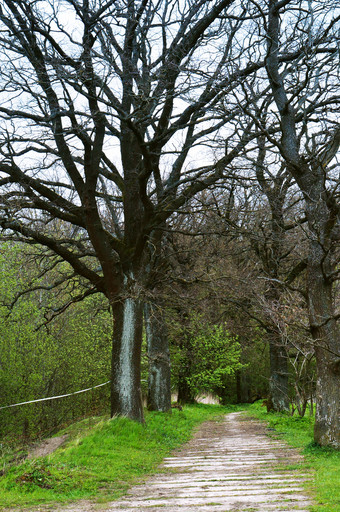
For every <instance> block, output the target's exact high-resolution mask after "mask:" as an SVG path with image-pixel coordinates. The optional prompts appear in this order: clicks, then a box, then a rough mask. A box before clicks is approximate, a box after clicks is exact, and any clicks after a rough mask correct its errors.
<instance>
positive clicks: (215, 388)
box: [170, 313, 245, 396]
mask: <svg viewBox="0 0 340 512" xmlns="http://www.w3.org/2000/svg"><path fill="white" fill-rule="evenodd" d="M170 327H171V328H170V342H171V362H172V375H173V381H174V383H175V384H176V385H180V384H179V383H180V381H181V379H182V380H185V382H186V385H187V386H188V388H189V389H190V395H191V396H197V395H198V394H200V393H201V392H212V393H216V394H217V395H218V396H223V394H224V393H225V390H226V388H227V387H228V386H229V385H230V378H231V377H232V381H234V380H235V379H234V375H235V372H236V371H237V370H239V369H241V368H243V367H245V365H243V364H242V363H241V362H240V357H241V346H240V344H239V342H238V341H237V338H236V337H235V336H232V335H231V334H230V333H229V332H228V330H227V328H226V326H225V325H224V324H209V323H208V322H207V321H206V320H205V319H204V318H203V316H202V315H200V314H197V313H193V314H191V315H188V316H187V317H186V318H185V320H184V321H183V319H182V320H181V319H178V320H177V321H176V322H174V321H173V322H172V324H171V326H170Z"/></svg>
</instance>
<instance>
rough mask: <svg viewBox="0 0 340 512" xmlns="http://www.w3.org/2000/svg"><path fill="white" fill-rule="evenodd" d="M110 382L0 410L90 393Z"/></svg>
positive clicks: (7, 406)
mask: <svg viewBox="0 0 340 512" xmlns="http://www.w3.org/2000/svg"><path fill="white" fill-rule="evenodd" d="M110 382H111V381H110V380H108V381H107V382H103V384H98V385H97V386H93V387H92V388H87V389H81V390H80V391H74V393H68V394H67V395H58V396H48V397H46V398H38V399H37V400H29V401H28V402H20V403H18V404H12V405H3V406H2V407H0V410H1V409H9V408H10V407H18V406H19V405H26V404H34V403H36V402H45V401H46V400H56V399H57V398H65V397H66V396H73V395H79V393H86V391H91V390H92V389H96V388H101V387H102V386H106V385H107V384H109V383H110Z"/></svg>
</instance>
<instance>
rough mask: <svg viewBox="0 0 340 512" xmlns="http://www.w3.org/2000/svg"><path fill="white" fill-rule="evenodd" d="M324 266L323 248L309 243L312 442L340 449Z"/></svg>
mask: <svg viewBox="0 0 340 512" xmlns="http://www.w3.org/2000/svg"><path fill="white" fill-rule="evenodd" d="M326 262H327V260H326V261H325V260H324V254H323V249H322V247H321V246H320V244H319V243H318V242H315V241H314V242H313V241H312V242H311V247H310V257H309V266H308V299H309V315H310V325H311V331H312V336H313V339H314V343H315V353H316V367H317V382H316V404H317V407H316V415H315V427H314V440H315V441H316V442H317V443H319V444H320V445H322V446H333V447H334V448H338V449H339V448H340V400H339V392H340V357H339V341H338V340H339V331H338V328H337V324H336V320H335V319H334V306H333V290H332V288H333V287H332V283H331V282H330V281H329V280H328V279H327V278H326V276H325V269H324V268H323V267H324V265H325V264H327V263H326ZM322 263H323V264H322Z"/></svg>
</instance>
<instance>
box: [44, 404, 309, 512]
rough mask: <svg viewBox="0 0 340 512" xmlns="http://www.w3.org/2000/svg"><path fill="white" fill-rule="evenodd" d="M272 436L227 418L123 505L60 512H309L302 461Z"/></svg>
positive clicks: (206, 428)
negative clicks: (303, 485)
mask: <svg viewBox="0 0 340 512" xmlns="http://www.w3.org/2000/svg"><path fill="white" fill-rule="evenodd" d="M269 432H270V431H268V429H266V427H265V426H264V425H262V424H260V423H258V422H256V421H253V420H249V419H247V418H245V417H244V416H242V413H232V414H228V415H227V416H226V418H225V420H224V421H223V422H208V423H205V424H204V425H203V426H202V428H201V429H200V430H199V431H198V432H197V433H196V435H195V437H194V438H193V439H192V440H191V441H190V442H189V443H187V444H186V445H185V446H184V447H183V448H182V449H181V450H179V451H178V452H177V453H174V454H173V455H172V457H168V458H167V459H165V461H164V464H163V465H162V466H161V468H160V471H161V472H160V473H159V474H157V475H155V476H154V477H151V478H150V479H149V480H147V481H146V482H145V483H144V484H140V485H138V486H135V487H133V488H132V489H130V491H129V494H128V495H127V496H126V497H125V498H123V499H121V500H120V501H116V502H112V503H110V504H108V505H106V506H105V507H103V505H101V506H100V505H95V504H91V503H88V502H81V503H78V504H75V505H71V506H68V507H65V508H62V509H60V512H61V511H63V512H98V511H102V512H104V511H105V512H118V511H120V512H122V511H126V512H163V511H166V512H227V511H233V512H246V511H248V512H271V511H276V512H286V511H293V510H294V511H295V512H307V510H308V508H309V506H310V505H311V504H312V502H311V500H310V498H309V497H308V496H307V495H306V493H305V491H304V489H303V487H302V486H301V484H302V482H303V480H304V479H305V478H307V477H308V475H304V474H302V473H301V471H300V470H299V463H300V462H301V460H302V457H301V456H300V455H298V454H297V453H296V452H295V451H294V450H293V449H291V448H289V447H287V445H285V444H284V443H282V442H281V441H279V440H275V439H271V438H270V437H269V436H268V433H269ZM45 510H46V509H45ZM53 510H54V511H55V510H56V509H55V508H54V509H53ZM58 512H59V511H58Z"/></svg>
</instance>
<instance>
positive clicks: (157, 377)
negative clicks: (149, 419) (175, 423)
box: [144, 303, 171, 412]
mask: <svg viewBox="0 0 340 512" xmlns="http://www.w3.org/2000/svg"><path fill="white" fill-rule="evenodd" d="M144 317H145V328H146V338H147V346H148V358H149V379H148V402H147V405H148V409H149V411H160V412H166V411H169V410H171V382H170V354H169V340H168V333H167V330H166V325H165V318H164V313H163V311H162V310H161V309H160V308H159V307H157V306H155V305H154V304H152V303H148V304H145V306H144Z"/></svg>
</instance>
